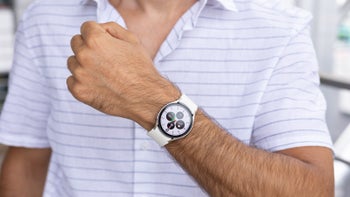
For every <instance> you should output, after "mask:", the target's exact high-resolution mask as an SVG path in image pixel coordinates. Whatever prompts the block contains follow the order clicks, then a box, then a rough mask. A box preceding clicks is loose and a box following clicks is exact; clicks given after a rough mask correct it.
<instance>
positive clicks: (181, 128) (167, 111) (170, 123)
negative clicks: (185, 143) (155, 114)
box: [158, 103, 193, 138]
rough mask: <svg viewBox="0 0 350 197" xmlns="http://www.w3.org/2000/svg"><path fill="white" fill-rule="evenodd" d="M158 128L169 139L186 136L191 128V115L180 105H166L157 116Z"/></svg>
mask: <svg viewBox="0 0 350 197" xmlns="http://www.w3.org/2000/svg"><path fill="white" fill-rule="evenodd" d="M158 121H159V123H158V124H159V127H160V130H161V131H163V133H164V134H165V135H168V136H169V137H172V138H174V137H181V136H184V135H186V134H187V133H188V132H189V131H190V129H191V127H192V121H193V119H192V113H191V112H190V110H189V109H188V108H187V107H186V106H184V105H182V104H181V103H171V104H169V105H167V106H166V107H165V108H164V109H163V110H162V111H161V112H160V115H159V119H158Z"/></svg>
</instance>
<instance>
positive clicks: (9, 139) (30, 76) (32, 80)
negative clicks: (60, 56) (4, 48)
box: [0, 20, 50, 148]
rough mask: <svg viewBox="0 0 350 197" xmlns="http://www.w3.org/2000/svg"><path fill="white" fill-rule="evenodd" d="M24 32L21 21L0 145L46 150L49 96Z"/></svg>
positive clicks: (2, 114) (0, 124)
mask: <svg viewBox="0 0 350 197" xmlns="http://www.w3.org/2000/svg"><path fill="white" fill-rule="evenodd" d="M26 31H27V29H26V28H25V22H24V20H22V21H21V22H20V24H19V26H18V29H17V32H16V41H15V52H14V60H13V64H12V70H11V72H10V80H9V91H8V94H7V97H6V100H5V103H4V106H3V109H2V112H1V116H0V143H3V144H6V145H9V146H21V147H30V148H45V147H49V142H48V139H47V135H46V125H47V118H48V114H49V106H50V103H49V94H48V91H47V87H46V86H45V84H46V83H45V78H44V77H43V76H42V74H41V73H40V72H39V68H38V64H37V62H36V58H35V56H34V54H33V52H32V50H31V49H32V48H33V46H31V44H30V40H31V38H30V37H28V36H26Z"/></svg>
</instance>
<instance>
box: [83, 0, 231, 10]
mask: <svg viewBox="0 0 350 197" xmlns="http://www.w3.org/2000/svg"><path fill="white" fill-rule="evenodd" d="M91 1H94V2H96V3H97V4H99V3H101V1H106V0H80V3H81V4H82V5H85V4H87V3H89V2H91ZM214 1H216V2H218V3H220V4H221V6H222V7H223V8H225V9H227V10H230V11H237V7H236V4H235V2H234V0H214Z"/></svg>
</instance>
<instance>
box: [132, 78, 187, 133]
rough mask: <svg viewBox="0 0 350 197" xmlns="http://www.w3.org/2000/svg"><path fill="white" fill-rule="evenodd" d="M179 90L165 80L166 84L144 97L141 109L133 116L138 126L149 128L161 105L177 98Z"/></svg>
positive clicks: (154, 121) (153, 122)
mask: <svg viewBox="0 0 350 197" xmlns="http://www.w3.org/2000/svg"><path fill="white" fill-rule="evenodd" d="M180 96H181V91H180V90H179V89H178V88H177V87H176V86H175V85H173V84H172V83H170V82H169V81H167V85H163V86H162V87H159V88H157V91H154V93H152V96H151V97H149V98H148V99H145V102H144V103H143V106H142V109H141V110H139V111H138V112H137V113H135V114H136V115H135V116H134V117H135V118H133V119H134V120H135V121H136V122H137V123H138V124H139V125H140V126H142V127H143V128H145V129H146V130H147V131H149V130H151V129H152V128H153V127H154V125H155V123H156V119H157V115H158V113H159V111H160V110H161V109H162V107H163V106H165V105H166V104H168V103H170V102H173V101H175V100H177V99H179V98H180ZM146 100H147V101H146Z"/></svg>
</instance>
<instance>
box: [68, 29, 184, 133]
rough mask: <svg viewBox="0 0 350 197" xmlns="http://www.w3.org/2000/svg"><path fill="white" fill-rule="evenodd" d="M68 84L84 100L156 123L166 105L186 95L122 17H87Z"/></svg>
mask: <svg viewBox="0 0 350 197" xmlns="http://www.w3.org/2000/svg"><path fill="white" fill-rule="evenodd" d="M71 47H72V50H73V53H74V55H73V56H71V57H69V58H68V63H67V64H68V69H69V70H70V72H71V73H72V75H71V76H70V77H68V79H67V85H68V89H69V91H70V92H71V93H72V95H73V96H74V97H75V98H76V99H78V100H79V101H81V102H83V103H85V104H87V105H90V106H92V107H94V108H95V109H97V110H99V111H102V112H104V113H107V114H110V115H114V116H119V117H124V118H128V119H132V120H134V121H136V122H138V123H139V124H140V125H141V126H143V127H144V128H146V129H148V130H149V129H150V128H152V126H153V125H154V122H155V119H156V116H157V113H158V111H159V110H160V108H161V107H162V106H163V105H165V104H166V103H168V102H171V101H174V100H176V99H178V98H179V97H180V92H179V91H178V89H177V88H176V87H175V86H174V85H173V84H172V83H171V82H170V81H168V80H166V79H165V78H164V77H162V76H161V75H160V74H159V73H158V71H157V70H156V69H155V67H154V65H153V61H152V59H151V57H150V55H148V53H147V52H146V50H145V48H144V47H143V46H142V45H141V43H140V42H139V40H138V38H137V37H136V36H135V35H134V34H132V33H131V32H129V31H127V30H126V29H124V28H122V27H121V26H119V25H118V24H116V23H112V22H110V23H104V24H98V23H96V22H85V23H84V24H83V25H82V27H81V34H80V35H75V36H74V37H73V38H72V40H71Z"/></svg>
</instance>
